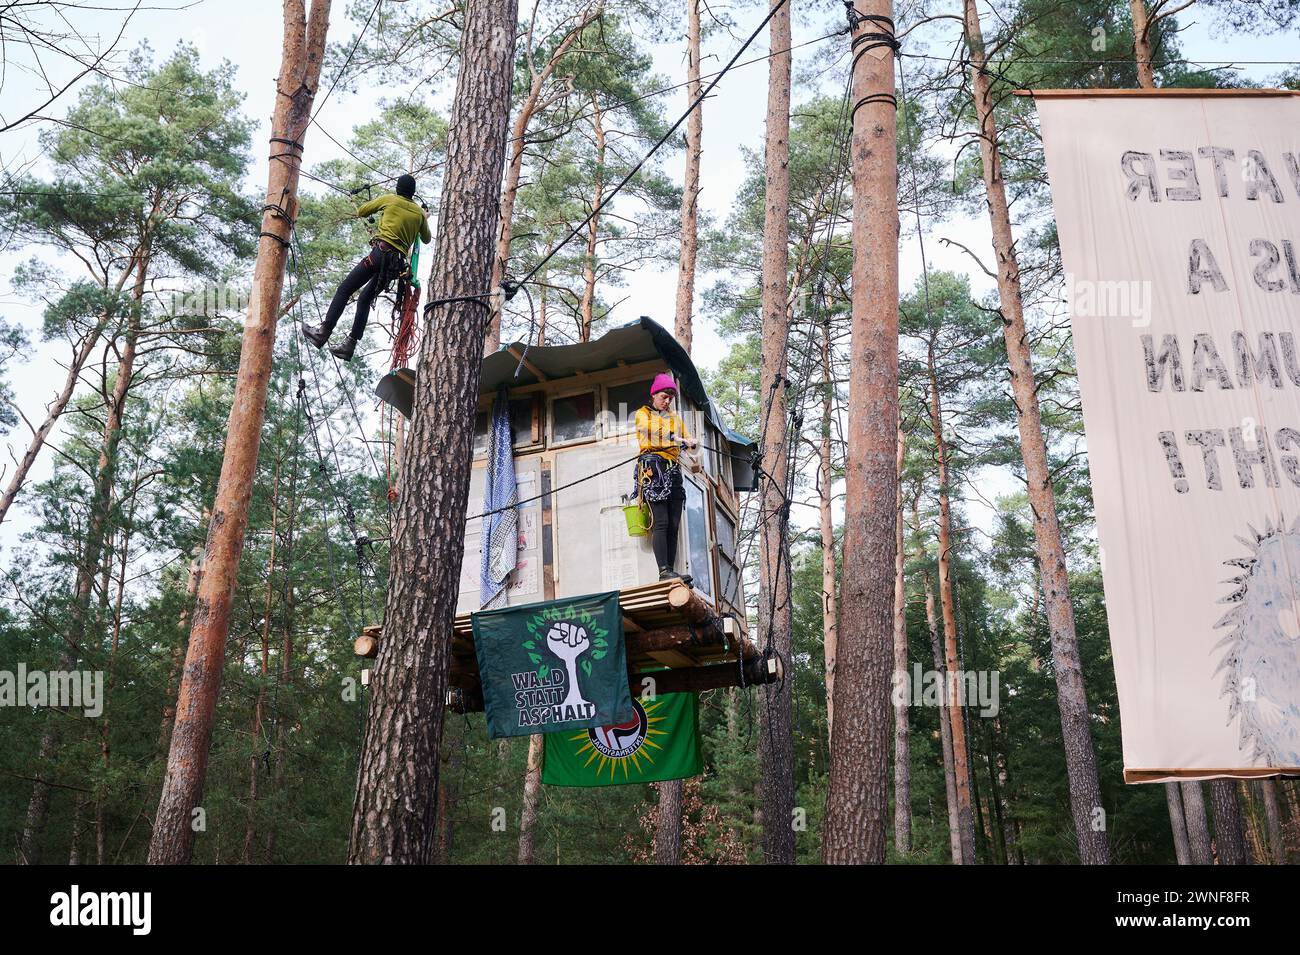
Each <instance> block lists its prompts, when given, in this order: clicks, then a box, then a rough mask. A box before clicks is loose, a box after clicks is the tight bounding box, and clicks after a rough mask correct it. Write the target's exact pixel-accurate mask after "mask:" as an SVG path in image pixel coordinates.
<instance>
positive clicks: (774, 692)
mask: <svg viewBox="0 0 1300 955" xmlns="http://www.w3.org/2000/svg"><path fill="white" fill-rule="evenodd" d="M770 30H771V49H772V50H784V51H786V52H784V53H778V54H777V55H775V56H773V57H772V58H771V60H770V61H769V63H768V85H767V134H766V148H765V158H764V164H765V167H766V169H765V177H766V185H767V198H766V207H765V211H764V217H763V301H762V309H763V366H762V370H761V373H760V379H759V380H760V382H761V384H760V388H761V392H762V395H763V401H764V403H765V408H764V411H763V414H764V418H763V426H762V428H761V431H762V439H761V444H762V451H763V468H764V470H765V471H766V472H767V479H766V480H765V481H763V483H762V488H761V491H760V503H759V522H760V524H761V528H762V529H761V538H760V541H761V544H760V546H761V552H760V563H759V596H758V600H759V608H758V619H759V631H760V633H762V634H763V636H764V642H765V644H766V646H769V647H771V649H772V650H773V651H774V652H775V653H776V654H777V655H778V656H779V657H780V658H781V661H782V663H783V664H784V665H785V667H786V679H785V680H782V681H781V682H780V683H777V684H773V685H769V686H765V687H763V689H762V690H761V692H762V694H763V696H764V698H765V701H764V705H763V712H764V713H765V714H766V715H767V720H768V726H767V731H766V732H764V733H760V734H759V744H758V758H759V766H760V767H761V770H760V772H761V778H762V784H761V787H762V792H763V861H764V862H766V863H768V864H769V865H793V864H794V844H795V838H794V827H793V814H794V738H793V736H792V727H791V721H792V717H791V710H790V706H791V696H790V685H791V682H792V681H793V678H794V671H793V659H792V657H791V653H790V650H791V640H792V637H793V619H792V609H793V608H792V606H791V601H790V541H789V537H788V534H787V532H788V522H789V513H788V512H787V510H786V505H785V487H786V479H787V456H788V454H789V448H788V447H787V444H788V443H789V442H791V441H797V440H798V438H799V436H798V435H796V434H788V433H787V428H788V426H787V422H786V400H785V388H784V387H783V385H784V383H785V379H786V369H787V361H786V349H787V339H788V338H789V334H790V311H789V293H790V285H789V282H790V276H789V262H790V247H789V246H790V168H789V167H790V68H791V58H790V53H789V49H790V7H789V4H786V5H785V6H783V7H781V9H780V10H779V11H778V12H777V13H776V15H775V16H773V17H772V20H771V26H770Z"/></svg>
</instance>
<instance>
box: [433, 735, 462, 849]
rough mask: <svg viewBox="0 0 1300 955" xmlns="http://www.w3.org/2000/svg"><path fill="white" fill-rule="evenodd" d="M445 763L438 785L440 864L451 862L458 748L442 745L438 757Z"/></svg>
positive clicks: (454, 836) (454, 835)
mask: <svg viewBox="0 0 1300 955" xmlns="http://www.w3.org/2000/svg"><path fill="white" fill-rule="evenodd" d="M440 758H441V759H442V761H443V763H445V764H446V772H445V774H444V778H443V780H442V782H441V784H440V785H439V786H438V849H437V854H436V858H437V860H438V862H439V863H440V864H442V865H449V864H450V863H451V852H452V848H453V847H454V846H455V844H456V818H455V816H456V797H457V792H456V788H457V779H456V773H457V770H458V769H459V768H460V748H459V747H457V746H450V747H444V755H443V756H442V757H440Z"/></svg>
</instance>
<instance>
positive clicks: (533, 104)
mask: <svg viewBox="0 0 1300 955" xmlns="http://www.w3.org/2000/svg"><path fill="white" fill-rule="evenodd" d="M604 9H605V4H604V2H603V0H598V2H597V3H595V4H594V5H593V6H592V7H591V8H590V9H589V10H588V11H587V12H586V13H584V15H583V16H582V17H581V18H580V19H579V20H578V22H577V23H576V25H575V26H574V27H573V29H571V30H569V32H568V33H566V34H565V35H564V38H563V39H562V40H561V41H560V42H559V43H558V44H556V46H555V49H554V50H553V51H552V52H551V54H550V56H549V57H548V58H547V61H546V64H545V65H544V66H543V67H542V68H541V69H540V70H539V69H538V68H537V65H536V64H535V63H534V62H533V59H532V32H531V30H530V31H529V34H528V37H527V42H528V44H529V51H528V67H529V72H530V74H531V76H532V80H531V82H530V83H529V86H528V95H527V96H525V97H524V101H523V103H521V104H520V106H519V114H518V115H517V116H516V117H515V121H514V123H513V125H512V126H511V128H510V142H509V145H510V161H509V162H508V163H507V165H506V180H505V186H504V187H503V188H502V190H501V214H500V220H499V222H500V225H499V231H498V233H497V246H496V250H497V251H496V258H494V259H493V260H492V281H491V284H490V285H489V286H488V287H489V288H490V289H492V290H493V291H495V290H496V289H497V287H498V286H500V285H501V282H502V280H503V279H504V278H505V275H506V267H507V266H508V265H509V263H510V242H511V240H512V238H513V236H514V226H515V222H514V220H515V203H516V201H517V200H518V198H519V183H520V178H521V176H522V174H523V169H524V154H525V151H526V150H527V148H528V125H529V123H531V122H532V120H533V117H534V116H536V115H537V113H538V112H539V111H540V110H543V109H545V108H546V107H547V106H548V105H550V104H551V102H553V101H554V100H555V99H556V98H558V97H549V98H548V99H547V100H546V101H545V102H543V100H542V90H543V89H544V88H545V86H546V82H547V81H548V80H549V79H550V78H551V77H552V76H553V75H554V74H555V70H556V67H558V66H559V65H560V60H561V59H563V58H564V57H565V56H566V55H567V54H568V52H569V50H570V49H571V48H572V47H573V44H574V43H575V42H577V40H578V38H579V37H580V36H581V35H582V31H583V30H585V29H586V28H587V27H588V26H589V25H590V24H591V23H593V22H594V21H595V20H597V19H598V18H599V17H600V16H601V14H602V13H603V12H604ZM538 344H539V345H540V344H541V341H540V340H539V341H538ZM500 347H501V313H500V311H498V310H497V309H495V308H494V309H493V311H492V318H491V321H490V322H489V324H488V330H487V338H486V340H485V341H484V352H483V354H485V355H490V354H492V353H493V352H494V351H496V350H497V349H498V348H500Z"/></svg>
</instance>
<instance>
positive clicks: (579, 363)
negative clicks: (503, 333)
mask: <svg viewBox="0 0 1300 955" xmlns="http://www.w3.org/2000/svg"><path fill="white" fill-rule="evenodd" d="M525 347H526V346H525V345H524V343H523V342H514V343H513V344H510V345H503V346H502V347H501V348H500V349H499V350H498V351H495V352H493V353H492V354H491V355H488V356H487V357H486V358H484V359H483V372H482V379H481V383H480V385H479V391H480V393H482V394H491V393H493V392H495V391H496V390H497V389H498V388H500V387H501V386H502V385H506V386H507V387H518V386H519V385H531V384H534V383H536V382H537V381H538V378H537V376H536V375H535V374H534V373H533V371H532V370H531V369H530V368H529V367H528V365H532V366H533V368H536V369H537V370H538V371H540V372H541V373H542V374H543V375H545V376H546V377H547V378H548V379H556V378H568V377H570V376H572V375H574V374H575V373H577V372H587V373H590V372H596V371H603V370H605V369H606V368H615V367H617V366H618V363H619V362H625V363H627V364H633V363H635V362H642V361H654V360H655V359H662V360H663V361H664V362H666V363H667V365H668V367H669V368H670V369H671V370H672V372H673V374H674V375H675V376H676V378H677V382H678V385H679V386H680V387H681V389H682V391H683V393H684V394H685V395H686V396H687V397H689V398H690V399H691V400H692V401H693V402H695V404H696V406H697V407H699V408H701V409H703V410H704V413H705V414H707V415H708V416H709V420H710V421H711V422H712V423H713V426H714V427H716V428H717V429H718V430H719V431H721V432H722V433H723V434H724V435H726V437H727V440H728V441H730V442H731V443H732V444H735V445H739V446H741V447H743V448H751V447H753V445H754V441H753V440H752V439H751V438H747V437H745V436H744V435H741V434H737V433H736V432H734V431H732V430H731V429H730V428H729V427H727V423H726V422H725V421H724V420H723V419H722V415H721V414H720V413H719V412H718V409H717V407H716V406H715V405H714V403H713V402H712V400H710V398H709V396H708V393H707V392H705V390H704V382H703V381H702V380H701V379H700V373H699V371H698V370H697V369H696V367H695V363H694V362H692V361H691V356H690V355H688V354H687V353H686V349H684V348H682V346H681V345H680V344H678V342H677V339H675V338H673V336H672V335H671V334H670V333H669V332H668V330H667V329H666V328H664V327H663V326H662V325H660V324H659V323H658V322H656V321H653V320H652V319H650V318H648V317H646V316H644V315H643V316H641V317H640V318H639V319H637V320H636V321H634V322H629V323H628V324H626V325H621V326H619V327H618V328H614V329H611V330H610V331H608V332H606V333H605V334H604V335H602V336H601V337H600V338H598V339H596V340H595V341H593V342H578V343H576V344H573V345H543V346H540V347H528V350H527V354H526V356H525V357H526V358H527V359H528V365H524V366H523V367H520V363H519V355H521V354H524V349H525ZM512 350H513V351H514V354H511V351H512ZM516 370H518V372H519V377H518V378H516V377H515V371H516ZM414 392H415V375H414V373H413V372H410V371H408V370H406V369H399V370H398V371H396V372H394V373H392V374H389V375H385V376H384V378H383V379H382V380H381V381H380V383H379V386H378V387H377V388H376V389H375V393H376V394H378V395H379V397H380V398H382V399H383V400H385V401H387V402H389V403H390V404H392V405H393V406H394V407H396V408H397V409H398V410H399V411H401V412H402V413H403V414H405V415H407V416H408V417H409V416H410V412H411V404H412V399H413V397H414Z"/></svg>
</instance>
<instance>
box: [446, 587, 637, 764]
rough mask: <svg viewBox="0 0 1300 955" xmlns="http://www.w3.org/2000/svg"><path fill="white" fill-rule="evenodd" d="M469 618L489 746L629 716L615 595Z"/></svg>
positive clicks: (620, 615)
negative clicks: (505, 739)
mask: <svg viewBox="0 0 1300 955" xmlns="http://www.w3.org/2000/svg"><path fill="white" fill-rule="evenodd" d="M471 619H472V621H473V626H474V651H475V653H476V654H477V655H478V666H479V675H480V677H481V679H482V682H483V704H484V709H485V710H486V712H487V719H488V735H489V736H491V737H492V738H493V739H499V738H500V737H503V736H530V735H532V734H533V733H554V732H558V731H560V730H572V729H579V728H589V727H596V726H605V725H609V724H615V723H625V722H627V721H628V720H630V719H632V718H633V717H634V712H635V711H634V709H633V707H632V696H631V693H630V691H629V690H628V683H627V651H626V648H625V647H624V644H623V613H622V611H621V610H620V609H619V604H618V591H611V592H609V593H603V594H589V595H587V596H585V597H575V598H572V599H568V600H554V601H547V602H545V603H534V604H526V605H524V606H521V607H509V608H506V609H504V610H492V611H487V612H481V613H476V614H474V615H473V617H472V618H471Z"/></svg>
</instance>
